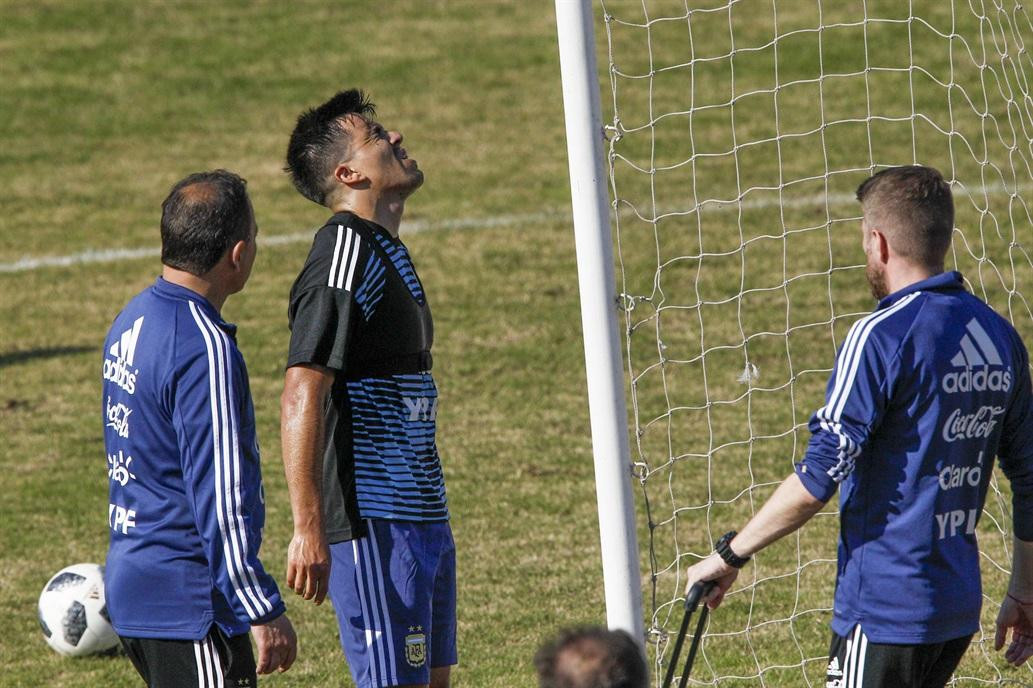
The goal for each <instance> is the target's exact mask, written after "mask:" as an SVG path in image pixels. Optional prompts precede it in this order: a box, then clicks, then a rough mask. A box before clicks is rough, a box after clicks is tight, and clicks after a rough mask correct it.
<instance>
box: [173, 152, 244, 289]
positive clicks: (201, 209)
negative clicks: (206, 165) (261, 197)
mask: <svg viewBox="0 0 1033 688" xmlns="http://www.w3.org/2000/svg"><path fill="white" fill-rule="evenodd" d="M251 213H252V210H251V204H250V202H249V201H248V195H247V182H246V181H245V180H244V179H242V178H241V177H239V176H238V175H236V174H234V173H232V172H228V171H226V170H213V171H211V172H197V173H195V174H191V175H190V176H188V177H185V178H184V179H181V180H180V181H178V182H176V185H175V186H173V187H172V190H171V191H169V195H168V197H167V198H166V199H165V200H164V201H163V202H162V204H161V262H162V263H164V264H165V265H168V266H169V267H172V268H176V269H177V270H184V271H186V272H189V273H191V274H193V275H203V274H204V273H206V272H208V271H209V270H211V269H212V268H213V267H215V264H216V263H218V262H219V260H220V259H221V258H222V256H223V254H225V253H226V251H227V249H229V248H231V247H232V246H233V245H234V244H236V243H237V242H238V241H248V240H249V239H250V238H251V236H250V233H251V221H252V216H251Z"/></svg>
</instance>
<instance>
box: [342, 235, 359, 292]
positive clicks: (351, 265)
mask: <svg viewBox="0 0 1033 688" xmlns="http://www.w3.org/2000/svg"><path fill="white" fill-rule="evenodd" d="M348 231H351V229H350V228H349V230H348ZM359 243H360V241H359V237H358V235H356V236H355V244H354V246H352V255H351V260H350V261H348V279H347V280H346V281H345V283H344V288H345V289H347V290H348V291H351V288H352V277H354V276H355V264H356V263H358V262H359Z"/></svg>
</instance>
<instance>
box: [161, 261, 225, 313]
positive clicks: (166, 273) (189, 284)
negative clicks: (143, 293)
mask: <svg viewBox="0 0 1033 688" xmlns="http://www.w3.org/2000/svg"><path fill="white" fill-rule="evenodd" d="M161 276H162V279H164V280H165V281H166V282H170V283H172V284H177V285H179V286H181V287H184V288H186V289H189V290H190V291H192V292H195V293H197V294H200V295H201V296H203V297H204V298H205V299H206V300H207V301H208V303H210V304H212V306H213V307H214V308H215V311H216V312H217V313H219V314H220V315H221V314H222V306H223V304H224V303H226V297H228V296H229V294H227V293H226V292H225V290H222V289H218V288H217V287H216V286H215V285H214V284H213V283H212V282H210V281H208V280H207V279H205V278H204V277H198V276H197V275H194V274H192V273H189V272H186V271H185V270H177V269H176V268H170V267H169V266H168V265H163V266H162V270H161Z"/></svg>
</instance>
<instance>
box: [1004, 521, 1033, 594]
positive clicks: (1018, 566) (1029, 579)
mask: <svg viewBox="0 0 1033 688" xmlns="http://www.w3.org/2000/svg"><path fill="white" fill-rule="evenodd" d="M1013 548H1014V549H1013V550H1012V557H1011V561H1012V565H1011V584H1010V585H1009V586H1008V592H1009V593H1010V594H1011V595H1014V596H1015V597H1017V598H1018V599H1020V600H1022V601H1023V602H1033V542H1026V541H1025V540H1020V539H1019V538H1017V537H1016V538H1013Z"/></svg>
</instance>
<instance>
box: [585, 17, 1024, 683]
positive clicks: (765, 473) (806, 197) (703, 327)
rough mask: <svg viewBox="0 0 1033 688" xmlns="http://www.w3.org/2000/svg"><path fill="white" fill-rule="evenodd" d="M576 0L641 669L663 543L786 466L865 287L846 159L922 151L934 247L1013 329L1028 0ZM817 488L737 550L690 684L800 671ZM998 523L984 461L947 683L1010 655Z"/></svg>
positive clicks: (853, 173)
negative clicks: (624, 402)
mask: <svg viewBox="0 0 1033 688" xmlns="http://www.w3.org/2000/svg"><path fill="white" fill-rule="evenodd" d="M599 6H600V9H601V12H600V13H599V14H598V15H597V19H598V20H599V21H600V27H599V32H598V35H599V36H600V39H599V42H600V46H599V53H600V55H601V56H602V57H603V59H602V60H601V63H602V65H604V69H605V73H604V74H603V75H602V78H603V84H604V85H603V99H602V100H603V107H604V117H603V119H604V122H606V124H607V126H606V129H607V135H608V138H609V144H608V147H609V148H608V153H609V159H608V166H609V182H610V187H611V188H610V190H611V194H612V201H613V210H614V213H613V217H614V221H615V224H616V227H617V270H618V273H617V287H618V289H619V291H620V307H621V311H622V313H623V325H624V344H625V355H626V366H627V374H628V376H629V379H630V402H631V416H632V417H631V423H632V426H631V427H632V437H631V445H632V461H633V463H634V475H635V478H636V479H637V481H638V483H639V485H638V487H637V488H636V489H637V491H638V492H639V499H638V516H639V519H640V531H639V532H640V534H641V535H640V538H641V540H642V543H643V545H642V547H643V550H648V551H647V552H646V553H644V556H647V557H648V563H647V564H646V565H647V566H648V570H649V573H650V576H649V577H648V578H647V580H646V582H645V586H646V591H645V595H646V607H647V619H646V625H647V629H648V636H649V637H648V639H649V641H650V645H649V647H650V648H651V650H650V653H651V656H653V657H654V658H655V666H654V674H655V676H656V677H657V679H658V680H659V677H661V676H662V675H663V669H664V668H665V664H664V663H665V658H666V657H667V656H668V654H669V650H670V647H669V643H668V639H669V638H670V637H672V636H673V635H674V634H675V633H676V632H677V629H678V625H679V623H680V620H681V616H682V601H683V590H684V587H685V570H686V568H687V567H689V566H691V565H692V564H693V563H695V562H697V561H698V560H700V559H701V558H703V557H705V556H707V554H708V553H710V552H711V551H712V549H713V544H714V542H715V541H716V539H717V538H718V537H719V536H720V535H721V534H722V533H723V532H724V531H726V530H728V529H730V528H731V527H735V526H739V525H742V524H744V523H745V522H746V520H748V518H749V517H750V516H751V515H752V514H753V513H755V511H756V510H757V509H758V508H759V506H760V504H762V503H763V501H764V500H765V499H766V498H767V496H768V495H769V494H770V493H771V492H772V491H773V489H774V487H775V486H776V485H777V484H778V483H779V482H780V481H781V480H782V479H783V478H784V477H785V476H786V475H788V474H789V473H790V472H791V470H792V465H793V462H794V461H796V460H798V459H799V457H800V456H801V455H802V454H803V451H804V449H805V447H806V445H807V440H808V438H809V433H808V431H807V422H808V420H809V418H810V415H811V414H812V413H813V412H814V410H815V409H817V408H818V407H819V406H821V404H822V403H823V399H824V390H825V383H826V381H827V379H828V375H829V373H830V371H831V366H832V363H833V360H834V357H835V352H836V347H837V344H839V343H841V342H842V341H843V339H844V338H845V336H846V332H847V329H848V328H849V326H850V325H851V323H853V322H854V321H855V320H856V319H857V318H859V317H860V316H862V315H863V314H866V313H868V312H870V311H871V309H872V308H873V307H874V304H873V302H872V300H871V297H870V295H869V291H868V286H867V283H866V281H865V277H864V270H863V265H862V264H863V260H864V257H863V253H862V251H861V248H860V209H859V205H858V204H857V202H856V201H855V200H854V195H853V194H854V191H855V189H856V188H857V186H858V184H859V183H860V182H861V181H863V180H864V179H865V178H866V177H868V176H869V175H870V174H872V173H873V172H875V171H878V170H879V169H883V168H885V167H887V166H892V165H899V164H909V163H922V164H926V165H931V166H933V167H936V168H938V169H939V170H940V171H941V172H943V174H944V176H945V177H946V178H947V179H948V180H949V181H950V182H951V185H952V188H953V190H954V194H955V203H956V206H957V218H956V225H957V227H956V230H955V234H954V242H953V248H952V251H951V253H950V255H949V257H948V264H949V267H950V268H955V269H958V270H960V271H962V273H963V274H964V275H965V278H966V280H967V282H968V286H969V288H970V289H971V291H973V292H974V293H975V294H977V295H979V296H981V297H982V298H984V299H985V300H986V301H988V302H989V303H990V304H991V305H992V306H994V308H996V309H997V311H998V312H1000V313H1002V314H1004V315H1006V316H1007V317H1008V318H1009V319H1010V320H1011V321H1012V322H1013V323H1014V324H1015V325H1016V327H1017V328H1018V329H1019V331H1020V334H1022V336H1023V338H1024V339H1025V341H1026V342H1027V343H1029V342H1033V311H1031V305H1033V147H1031V137H1033V97H1031V92H1030V90H1031V89H1030V79H1031V78H1033V61H1031V57H1030V54H1029V53H1028V52H1027V47H1026V46H1027V44H1029V45H1033V26H1031V23H1030V20H1029V18H1028V17H1027V15H1026V14H1025V12H1024V11H1023V9H1022V8H1021V6H1020V5H1018V4H1016V2H1015V0H923V1H921V2H919V1H917V0H915V1H912V2H907V1H906V0H835V1H833V0H792V1H791V2H782V1H777V0H740V1H733V2H728V1H727V0H725V1H720V0H687V1H685V2H683V1H681V0H678V1H675V0H663V1H660V0H657V1H643V0H599ZM606 65H608V67H606ZM607 86H608V87H609V92H607ZM837 499H838V498H837ZM835 506H836V499H833V500H832V502H830V505H829V506H828V507H827V508H826V510H825V511H823V512H822V513H821V514H819V515H818V516H817V517H816V518H815V519H813V520H812V521H811V522H810V523H809V524H808V525H807V526H805V527H804V528H803V529H802V530H801V531H800V532H798V533H797V534H795V535H793V536H790V537H787V538H785V539H783V540H782V541H780V542H779V543H777V544H775V545H773V546H771V547H770V548H768V549H767V550H765V551H763V552H761V553H760V554H758V555H757V556H756V557H755V558H754V560H753V562H751V563H750V564H749V565H748V566H747V567H746V568H745V569H744V570H743V572H742V574H741V575H740V577H739V581H738V583H737V585H736V587H735V588H734V592H732V593H731V594H730V595H729V596H728V597H727V598H726V601H725V603H724V605H723V606H722V607H721V609H720V610H719V611H718V612H717V613H715V614H714V615H713V616H712V617H711V621H710V623H709V625H708V628H707V631H706V635H705V638H704V641H703V644H702V648H701V652H700V655H699V657H698V658H697V661H696V665H695V668H694V670H693V676H692V679H691V685H720V686H758V685H759V686H803V685H806V686H825V669H826V662H827V659H826V657H827V651H828V640H829V631H828V622H829V620H830V618H831V601H832V597H833V586H834V581H835V578H836V563H835V559H836V542H837V538H838V516H837V514H836V511H835ZM1011 523H1012V519H1011V502H1010V494H1009V488H1008V482H1007V480H1006V479H1004V478H1003V477H1002V476H1000V475H995V477H994V479H993V483H992V485H991V490H990V495H989V498H988V500H987V503H986V509H985V513H984V515H983V517H982V520H981V523H980V527H979V540H980V545H981V549H982V552H983V560H982V572H983V583H984V593H985V599H984V611H983V618H982V630H981V632H980V633H978V634H977V635H976V637H975V639H974V641H973V644H972V646H971V648H970V649H969V651H968V653H967V654H966V656H965V659H964V661H963V662H962V664H961V666H960V667H959V669H958V671H957V674H956V676H955V678H954V679H953V682H952V684H951V685H956V686H970V685H971V686H976V685H1008V684H1016V685H1029V684H1030V682H1031V681H1033V671H1031V670H1030V668H1029V667H1028V666H1026V667H1022V668H1021V669H1014V668H1008V667H1007V666H1006V665H1005V664H1004V662H1003V661H1002V659H1001V656H1000V653H996V652H995V651H994V650H993V647H992V645H993V621H994V619H995V617H996V614H997V611H998V606H999V604H1000V600H1001V599H1002V597H1003V594H1004V591H1005V587H1006V584H1007V580H1008V574H1009V567H1010V564H1011Z"/></svg>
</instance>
